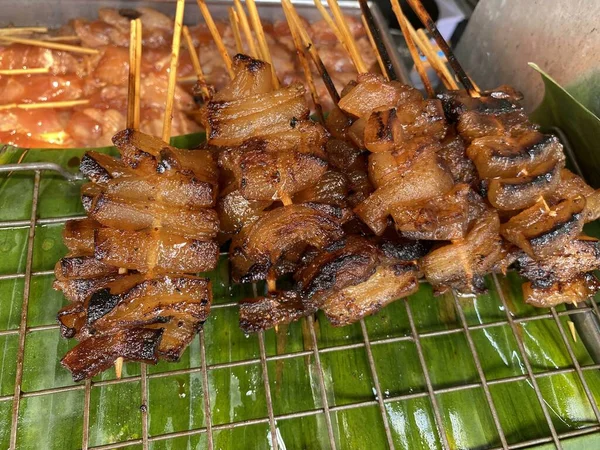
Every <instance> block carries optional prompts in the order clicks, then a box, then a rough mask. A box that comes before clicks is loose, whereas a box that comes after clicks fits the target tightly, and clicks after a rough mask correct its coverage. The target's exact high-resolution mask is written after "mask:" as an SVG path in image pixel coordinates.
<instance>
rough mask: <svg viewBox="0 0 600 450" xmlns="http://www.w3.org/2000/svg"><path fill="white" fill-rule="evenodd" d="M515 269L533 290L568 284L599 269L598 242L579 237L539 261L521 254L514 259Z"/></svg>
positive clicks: (599, 250) (599, 253)
mask: <svg viewBox="0 0 600 450" xmlns="http://www.w3.org/2000/svg"><path fill="white" fill-rule="evenodd" d="M517 267H518V269H519V273H520V274H521V275H522V276H524V277H525V278H527V279H528V280H529V281H531V283H532V286H533V287H534V288H548V287H549V286H550V285H552V284H554V283H556V282H561V283H564V282H568V281H571V280H573V279H575V278H577V277H580V276H581V275H582V274H583V273H586V272H592V271H593V270H596V269H598V268H600V242H598V241H597V240H595V239H593V238H588V237H586V236H580V237H578V238H576V239H575V240H573V241H571V242H569V243H567V245H566V246H564V247H560V248H558V249H557V251H556V253H554V254H553V255H551V256H548V257H545V258H543V259H539V260H536V259H533V258H531V257H530V256H529V255H527V254H526V253H524V252H521V253H520V254H519V256H518V257H517Z"/></svg>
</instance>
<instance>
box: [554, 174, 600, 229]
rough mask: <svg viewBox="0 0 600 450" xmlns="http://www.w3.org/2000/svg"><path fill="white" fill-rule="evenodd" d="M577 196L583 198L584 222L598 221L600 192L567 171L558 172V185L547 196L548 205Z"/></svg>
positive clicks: (599, 215)
mask: <svg viewBox="0 0 600 450" xmlns="http://www.w3.org/2000/svg"><path fill="white" fill-rule="evenodd" d="M579 196H583V197H585V222H586V223H587V222H592V221H594V220H596V219H598V218H599V217H600V190H594V188H592V187H591V186H590V185H588V184H587V183H586V182H585V181H584V180H583V179H582V178H581V177H579V176H577V175H575V174H574V173H573V172H571V171H570V170H569V169H563V170H562V171H561V172H560V183H558V186H557V187H556V190H555V191H553V192H550V193H549V194H548V196H547V199H548V202H549V203H550V204H555V203H559V202H560V201H562V200H568V199H570V198H576V197H579Z"/></svg>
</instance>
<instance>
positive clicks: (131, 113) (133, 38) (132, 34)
mask: <svg viewBox="0 0 600 450" xmlns="http://www.w3.org/2000/svg"><path fill="white" fill-rule="evenodd" d="M136 20H137V19H136ZM137 33H138V25H137V23H136V21H135V20H132V21H130V22H129V78H128V82H127V128H137V127H136V126H135V109H136V103H137V102H136V95H135V85H136V83H137V70H136V69H137Z"/></svg>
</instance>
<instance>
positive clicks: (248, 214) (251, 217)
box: [217, 190, 272, 235]
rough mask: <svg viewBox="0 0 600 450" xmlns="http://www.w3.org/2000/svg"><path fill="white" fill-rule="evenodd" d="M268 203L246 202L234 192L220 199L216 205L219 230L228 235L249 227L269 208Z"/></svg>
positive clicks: (240, 195)
mask: <svg viewBox="0 0 600 450" xmlns="http://www.w3.org/2000/svg"><path fill="white" fill-rule="evenodd" d="M271 203H272V202H270V201H256V200H247V199H246V198H245V197H244V196H243V195H242V194H240V191H238V190H235V191H233V192H230V193H229V194H227V195H225V196H224V197H222V198H220V199H219V201H218V203H217V213H218V216H219V229H220V231H221V232H222V233H226V234H228V235H230V234H233V233H237V232H238V231H240V230H241V229H242V227H243V226H244V225H249V224H251V223H253V222H255V221H256V220H258V218H259V217H260V215H261V213H262V212H263V211H264V210H265V209H267V208H268V207H269V206H271Z"/></svg>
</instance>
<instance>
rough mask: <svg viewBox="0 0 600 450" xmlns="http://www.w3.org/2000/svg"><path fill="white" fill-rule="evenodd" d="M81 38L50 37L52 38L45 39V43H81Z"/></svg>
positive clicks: (75, 36)
mask: <svg viewBox="0 0 600 450" xmlns="http://www.w3.org/2000/svg"><path fill="white" fill-rule="evenodd" d="M80 40H81V38H80V37H79V36H77V35H72V36H50V37H46V38H44V41H50V42H76V41H80Z"/></svg>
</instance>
